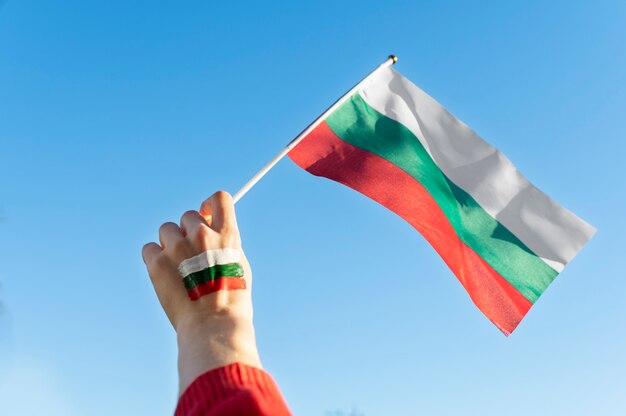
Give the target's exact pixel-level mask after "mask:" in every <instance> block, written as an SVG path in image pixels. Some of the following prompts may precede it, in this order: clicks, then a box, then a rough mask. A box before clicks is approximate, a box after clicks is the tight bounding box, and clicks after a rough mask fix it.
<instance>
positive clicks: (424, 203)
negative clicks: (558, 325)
mask: <svg viewBox="0 0 626 416" xmlns="http://www.w3.org/2000/svg"><path fill="white" fill-rule="evenodd" d="M289 157H290V158H291V159H292V160H293V161H294V162H295V163H296V164H298V165H299V166H300V167H302V168H303V169H306V170H307V171H308V172H310V173H312V174H313V175H316V176H323V177H326V178H329V179H332V180H334V181H337V182H340V183H343V184H344V185H346V186H348V187H350V188H352V189H354V190H356V191H358V192H360V193H362V194H364V195H366V196H368V197H370V198H372V199H373V200H375V201H377V202H378V203H380V204H381V205H383V206H384V207H386V208H388V209H390V210H391V211H393V212H395V213H396V214H398V215H399V216H400V217H402V218H403V219H404V220H406V221H407V222H408V223H409V224H411V225H412V226H413V227H414V228H415V229H416V230H417V231H419V232H420V233H421V234H422V235H423V236H424V238H426V240H428V242H429V243H430V244H431V245H432V246H433V247H434V248H435V250H436V251H437V252H438V253H439V255H440V256H441V257H442V258H443V260H444V261H445V262H446V264H447V265H448V267H449V268H450V269H451V270H452V272H453V273H454V274H455V275H456V277H457V278H458V279H459V281H460V282H461V284H462V285H463V286H464V287H465V289H466V290H467V292H468V293H469V295H470V297H471V298H472V300H473V301H474V303H475V304H476V306H477V307H478V308H479V309H480V310H481V311H482V312H483V313H484V314H485V315H486V316H487V317H488V318H489V319H490V320H491V321H492V322H493V323H494V324H496V326H498V328H500V330H502V332H504V333H505V334H506V335H509V334H510V333H511V332H512V331H513V330H514V329H515V327H516V326H517V325H518V324H519V322H520V321H521V320H522V318H523V317H524V315H526V313H527V312H528V310H529V309H530V307H531V306H532V304H531V303H530V302H529V301H528V300H527V299H526V298H525V297H524V296H523V295H522V294H521V293H520V292H519V291H518V290H517V289H515V288H514V287H513V286H512V285H511V284H510V283H509V282H507V281H506V280H505V279H504V278H503V277H502V276H501V275H500V274H498V273H497V272H496V271H495V270H494V269H493V268H492V267H491V266H490V265H489V264H487V262H485V261H484V260H483V259H482V258H481V257H480V256H479V255H478V254H476V252H475V251H474V250H472V249H471V248H470V247H468V246H467V245H465V244H464V243H463V242H462V241H461V240H460V239H459V237H458V235H457V234H456V232H455V230H454V229H453V227H452V225H451V224H450V222H449V221H448V219H447V218H446V216H445V214H444V213H443V211H442V210H441V208H440V207H439V205H437V202H436V201H435V200H434V199H433V197H432V196H431V195H430V194H429V193H428V191H427V190H426V189H425V188H424V187H423V186H422V184H420V183H419V182H418V181H417V180H415V179H414V178H413V177H412V176H410V175H409V174H408V173H406V172H405V171H403V170H402V169H400V168H399V167H397V166H396V165H394V164H393V163H391V162H389V161H387V160H385V159H383V158H381V157H379V156H377V155H375V154H373V153H370V152H368V151H365V150H362V149H360V148H358V147H355V146H353V145H351V144H349V143H346V142H344V141H343V140H341V139H340V138H339V137H337V135H335V133H334V132H333V131H332V130H331V129H330V127H328V124H326V123H325V122H324V123H322V124H320V125H319V126H318V127H317V128H316V129H315V130H314V131H313V132H311V133H310V134H309V135H308V136H307V137H306V138H305V139H304V140H302V142H300V143H299V144H298V145H297V146H296V147H295V148H294V149H293V150H292V151H291V152H290V153H289Z"/></svg>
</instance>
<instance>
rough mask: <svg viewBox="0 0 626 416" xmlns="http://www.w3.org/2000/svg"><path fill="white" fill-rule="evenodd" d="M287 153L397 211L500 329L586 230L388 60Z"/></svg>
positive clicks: (515, 320)
mask: <svg viewBox="0 0 626 416" xmlns="http://www.w3.org/2000/svg"><path fill="white" fill-rule="evenodd" d="M289 157H291V159H292V160H293V161H294V162H295V163H296V164H298V165H299V166H300V167H302V168H303V169H305V170H307V171H308V172H310V173H312V174H313V175H316V176H323V177H326V178H329V179H332V180H334V181H337V182H340V183H342V184H344V185H346V186H348V187H350V188H352V189H354V190H356V191H358V192H360V193H362V194H364V195H366V196H368V197H370V198H371V199H373V200H375V201H377V202H378V203H380V204H381V205H383V206H384V207H386V208H388V209H389V210H391V211H393V212H395V213H396V214H398V215H399V216H400V217H402V218H404V219H405V220H406V221H407V222H408V223H409V224H411V226H413V228H415V229H416V230H417V231H419V232H420V233H421V234H422V235H423V236H424V238H426V240H428V242H429V243H430V244H431V245H432V246H433V247H434V249H435V250H436V251H437V252H438V253H439V255H440V256H441V257H442V258H443V260H444V262H445V263H446V264H447V265H448V267H449V268H450V269H451V270H452V272H453V273H454V274H455V275H456V277H457V278H458V279H459V281H460V282H461V284H462V285H463V287H465V289H466V290H467V292H468V294H469V296H470V297H471V299H472V301H473V302H474V303H475V304H476V306H477V307H478V308H479V309H480V310H481V311H482V312H483V313H484V314H485V315H486V316H487V318H489V319H490V320H491V321H492V322H493V323H494V324H495V325H496V326H497V327H498V328H499V329H500V330H501V331H502V332H504V334H506V335H509V334H510V333H511V332H513V330H514V329H515V328H516V327H517V325H518V324H519V323H520V321H521V320H522V318H523V317H524V316H525V315H526V313H527V312H528V310H529V309H530V308H531V306H532V305H533V304H534V303H535V302H536V301H537V299H538V298H539V296H541V294H542V293H543V292H544V290H546V288H547V287H548V286H549V285H550V283H551V282H552V281H553V280H554V278H555V277H556V276H557V275H558V274H559V273H560V272H561V271H562V270H563V268H564V267H565V265H566V264H567V263H568V262H569V261H570V260H571V259H572V258H573V257H574V256H575V255H576V253H577V252H578V251H579V250H580V249H581V248H582V246H583V245H584V244H585V243H586V242H587V241H588V240H589V239H590V238H591V237H592V235H593V234H594V233H595V228H594V227H592V226H591V225H589V224H588V223H586V222H585V221H583V220H581V219H580V218H578V217H577V216H576V215H574V214H573V213H572V212H570V211H568V210H567V209H565V208H563V207H561V206H560V205H558V204H557V203H556V202H555V201H553V200H552V199H550V197H548V196H547V195H546V194H544V193H543V192H541V191H540V190H539V189H537V188H536V187H535V186H533V185H532V184H531V183H530V182H528V180H526V179H525V178H524V177H523V176H522V175H521V173H520V172H519V171H518V170H517V169H516V168H515V166H513V164H512V163H511V161H510V160H509V159H507V158H506V156H504V155H503V154H502V153H500V152H499V151H498V150H497V149H495V148H494V147H492V146H490V145H489V144H488V143H486V142H485V141H483V140H482V139H481V138H480V137H478V135H477V134H476V133H474V132H473V131H472V130H471V129H470V128H469V127H468V126H467V125H465V124H464V123H463V122H461V121H459V120H458V119H456V118H455V117H454V116H452V115H451V114H450V113H448V112H447V111H446V110H445V109H444V108H443V107H442V106H441V105H440V104H439V103H437V102H436V101H435V100H434V99H433V98H432V97H430V96H428V95H427V94H426V93H424V91H422V90H421V89H419V88H418V87H417V86H415V85H414V84H413V83H411V81H409V80H408V79H406V78H404V77H403V76H402V75H400V74H399V73H398V72H396V71H395V70H394V69H393V68H391V67H386V68H383V69H382V70H380V71H378V72H376V73H375V74H374V75H373V76H371V77H370V78H368V79H366V81H365V82H364V83H363V84H362V85H361V87H360V88H359V89H358V90H357V91H356V92H355V93H354V94H353V95H351V96H350V97H349V98H348V99H347V100H346V101H344V102H343V104H341V105H340V106H339V107H337V108H336V109H335V110H334V111H333V112H332V113H330V115H328V116H327V117H326V118H325V120H324V121H323V122H322V123H320V124H319V125H317V127H315V129H313V130H312V131H310V132H309V133H308V134H307V135H306V137H304V139H302V140H301V141H300V142H299V144H297V145H296V146H295V147H294V148H293V149H292V150H291V151H290V152H289Z"/></svg>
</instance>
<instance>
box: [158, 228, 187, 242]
mask: <svg viewBox="0 0 626 416" xmlns="http://www.w3.org/2000/svg"><path fill="white" fill-rule="evenodd" d="M184 239H185V236H184V235H183V232H182V230H181V229H180V227H179V226H178V225H176V224H174V223H173V222H166V223H165V224H163V225H161V228H159V241H160V242H161V246H162V247H163V248H166V247H167V246H173V245H175V244H176V242H177V241H180V240H184Z"/></svg>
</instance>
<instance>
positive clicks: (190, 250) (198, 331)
mask: <svg viewBox="0 0 626 416" xmlns="http://www.w3.org/2000/svg"><path fill="white" fill-rule="evenodd" d="M159 239H160V243H161V244H160V245H159V244H156V243H148V244H146V245H145V246H144V247H143V251H142V254H143V259H144V262H145V263H146V266H147V268H148V273H149V274H150V278H151V280H152V284H153V286H154V289H155V291H156V294H157V297H158V298H159V301H160V302H161V306H162V307H163V310H164V311H165V313H166V314H167V317H168V318H169V320H170V322H171V323H172V326H173V327H174V329H175V331H176V333H177V339H178V348H179V358H178V371H179V381H180V393H181V394H182V392H183V391H184V390H185V388H187V386H189V384H191V383H192V382H193V380H194V379H195V378H196V377H198V376H199V375H201V374H203V373H204V372H206V371H209V370H212V369H214V368H217V367H222V366H224V365H227V364H231V363H234V362H241V363H244V364H248V365H252V366H256V367H259V368H260V367H261V363H260V360H259V356H258V352H257V348H256V340H255V336H254V326H253V323H252V314H253V313H252V297H251V291H252V271H251V270H250V265H249V263H248V261H247V259H246V257H245V255H244V253H243V250H242V249H241V238H240V236H239V230H238V228H237V219H236V217H235V207H234V204H233V200H232V197H231V196H230V195H229V194H228V193H227V192H223V191H219V192H216V193H215V194H213V196H211V197H210V198H209V199H207V200H206V201H204V202H203V203H202V206H201V207H200V212H198V211H187V212H185V214H183V216H182V218H181V220H180V226H179V225H177V224H175V223H171V222H167V223H165V224H163V225H161V228H160V229H159ZM219 248H235V249H238V250H239V251H240V252H241V256H242V261H241V262H240V263H241V264H242V266H243V270H244V276H243V279H245V282H246V288H245V289H239V290H219V291H217V292H214V293H210V294H207V295H204V296H202V297H200V298H199V299H197V300H195V301H192V300H191V299H190V298H189V296H188V295H187V290H186V289H185V287H184V285H183V281H182V276H181V274H180V272H179V271H178V266H179V264H180V263H181V262H182V261H183V260H186V259H188V258H190V257H193V256H195V255H198V254H200V253H203V252H205V251H207V250H211V249H219Z"/></svg>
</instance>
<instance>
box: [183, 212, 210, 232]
mask: <svg viewBox="0 0 626 416" xmlns="http://www.w3.org/2000/svg"><path fill="white" fill-rule="evenodd" d="M208 226H209V224H208V223H207V222H206V220H205V219H204V218H202V216H201V215H200V214H199V213H198V211H187V212H185V213H184V214H183V216H182V217H181V218H180V228H181V230H182V232H183V234H184V235H185V236H189V235H197V234H198V229H200V228H201V227H208Z"/></svg>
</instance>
